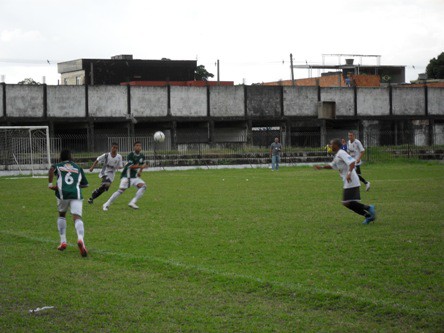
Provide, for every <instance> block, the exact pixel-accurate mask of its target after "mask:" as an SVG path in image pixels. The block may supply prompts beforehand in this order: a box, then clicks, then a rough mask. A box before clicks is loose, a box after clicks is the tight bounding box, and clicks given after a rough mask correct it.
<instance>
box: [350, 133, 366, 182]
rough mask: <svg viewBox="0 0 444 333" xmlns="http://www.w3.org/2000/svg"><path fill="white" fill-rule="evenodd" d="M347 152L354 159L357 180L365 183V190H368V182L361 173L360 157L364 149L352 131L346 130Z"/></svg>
mask: <svg viewBox="0 0 444 333" xmlns="http://www.w3.org/2000/svg"><path fill="white" fill-rule="evenodd" d="M347 152H348V153H349V154H350V156H351V157H353V158H354V159H355V161H356V173H357V174H358V177H359V180H360V181H361V182H363V183H364V184H365V190H366V191H368V190H370V182H369V181H366V180H365V179H364V178H363V177H362V175H361V159H362V156H364V153H365V149H364V146H363V145H362V143H361V141H359V140H358V139H356V137H355V133H354V132H348V142H347Z"/></svg>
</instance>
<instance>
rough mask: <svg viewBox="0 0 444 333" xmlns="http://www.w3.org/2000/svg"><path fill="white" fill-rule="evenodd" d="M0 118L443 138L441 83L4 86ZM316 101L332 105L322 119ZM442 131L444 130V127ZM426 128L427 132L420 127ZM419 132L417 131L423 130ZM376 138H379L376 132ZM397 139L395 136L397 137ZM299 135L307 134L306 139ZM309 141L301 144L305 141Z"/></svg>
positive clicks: (57, 124) (179, 135)
mask: <svg viewBox="0 0 444 333" xmlns="http://www.w3.org/2000/svg"><path fill="white" fill-rule="evenodd" d="M0 88H1V89H0V110H1V111H0V125H5V126H6V125H16V126H19V125H32V124H47V125H49V126H50V129H51V132H52V133H60V132H62V130H66V129H70V130H73V131H75V130H76V129H78V130H79V133H80V132H82V131H83V132H82V133H87V135H95V134H96V135H97V134H98V133H101V134H104V135H106V134H107V131H111V130H112V131H113V132H119V133H123V132H125V133H128V134H130V135H134V134H138V135H148V134H147V133H149V132H152V131H154V130H155V129H163V130H165V131H168V133H171V138H169V139H170V140H171V142H172V146H174V145H175V144H177V143H186V142H203V143H204V142H210V143H211V142H227V143H229V142H234V141H236V142H250V143H251V142H252V137H253V135H252V131H253V128H255V127H270V128H271V127H273V128H276V127H279V128H280V129H281V133H282V138H283V139H285V140H286V143H287V144H292V142H293V143H294V144H298V142H299V141H298V135H299V134H298V133H300V132H304V131H311V132H313V131H315V132H316V131H317V132H319V135H320V137H321V138H322V139H321V140H320V143H323V142H325V138H327V137H329V136H331V135H335V134H337V133H344V132H345V131H347V130H351V129H353V130H356V131H359V132H364V133H365V131H366V130H370V129H372V130H373V131H376V130H377V131H381V132H382V131H384V130H399V132H403V131H406V130H412V131H415V132H417V133H423V139H421V140H420V141H421V142H424V143H426V142H431V140H434V141H435V143H438V142H444V138H441V137H440V135H441V136H442V135H444V134H443V128H444V88H430V87H419V88H412V87H403V86H394V87H387V88H362V87H359V88H356V87H355V88H348V87H347V88H344V87H334V88H332V87H328V88H322V87H298V86H296V87H290V86H285V87H268V86H210V87H181V86H167V87H136V86H46V85H41V86H24V85H6V84H1V85H0ZM319 102H328V103H330V104H329V105H330V106H331V103H333V104H334V106H335V114H334V115H333V116H332V117H331V119H320V117H319V114H318V105H319ZM440 133H441V134H440ZM421 135H422V134H421ZM421 135H419V136H421ZM372 140H374V142H375V143H376V144H379V143H381V144H384V142H380V141H381V140H384V139H381V138H372ZM395 141H396V140H395ZM301 142H302V141H301ZM301 144H304V143H301Z"/></svg>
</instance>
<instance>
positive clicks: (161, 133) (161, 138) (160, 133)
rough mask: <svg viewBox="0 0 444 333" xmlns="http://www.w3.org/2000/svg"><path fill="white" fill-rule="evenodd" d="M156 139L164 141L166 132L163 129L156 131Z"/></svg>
mask: <svg viewBox="0 0 444 333" xmlns="http://www.w3.org/2000/svg"><path fill="white" fill-rule="evenodd" d="M154 141H156V142H164V141H165V134H163V132H161V131H157V132H156V133H154Z"/></svg>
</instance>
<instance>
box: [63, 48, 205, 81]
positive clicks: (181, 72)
mask: <svg viewBox="0 0 444 333" xmlns="http://www.w3.org/2000/svg"><path fill="white" fill-rule="evenodd" d="M196 67H197V61H196V60H169V59H162V60H142V59H133V56H132V55H119V56H114V57H112V58H111V59H77V60H71V61H66V62H61V63H58V64H57V68H58V72H59V73H60V74H61V84H62V85H118V84H121V83H123V82H131V81H193V80H194V72H195V70H196Z"/></svg>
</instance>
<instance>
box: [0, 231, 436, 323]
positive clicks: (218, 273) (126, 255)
mask: <svg viewBox="0 0 444 333" xmlns="http://www.w3.org/2000/svg"><path fill="white" fill-rule="evenodd" d="M0 233H2V234H4V235H9V236H16V237H21V238H25V239H29V240H32V241H36V242H41V243H48V244H55V243H56V242H55V241H53V240H50V239H48V238H42V237H34V236H30V235H27V234H25V233H20V232H11V231H8V230H0ZM68 245H69V246H72V247H76V246H77V244H71V243H68ZM88 248H89V247H88ZM89 249H90V250H91V249H92V250H93V253H98V254H102V255H109V256H116V257H121V258H128V259H144V260H147V261H152V262H158V263H161V264H164V265H170V266H174V267H179V268H184V269H187V270H195V271H198V272H201V273H205V274H210V275H216V276H221V277H228V278H234V279H243V280H250V281H253V282H257V283H261V284H271V285H275V286H278V287H282V288H285V289H290V290H295V291H300V292H304V293H316V294H320V295H327V296H342V297H345V298H349V299H353V300H355V301H358V302H364V303H371V304H373V305H376V306H383V307H391V308H394V309H397V310H398V309H399V310H404V311H407V312H410V313H418V312H419V313H427V314H428V315H435V316H442V315H443V313H442V312H438V311H431V310H429V309H426V308H414V307H410V306H407V305H405V304H400V303H394V302H390V301H385V300H382V299H377V300H375V299H370V298H363V297H359V296H356V295H354V294H350V293H347V292H346V291H344V290H336V291H331V290H326V289H321V288H313V287H310V288H307V287H305V286H304V285H303V284H301V283H283V282H278V281H267V280H264V279H261V278H258V277H255V276H251V275H244V274H237V273H232V272H221V271H218V270H215V269H212V268H208V267H203V266H199V265H189V264H185V263H182V262H179V261H176V260H173V259H163V258H159V257H153V256H149V255H142V256H141V255H133V254H130V253H119V252H112V251H107V250H99V249H95V248H89Z"/></svg>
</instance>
